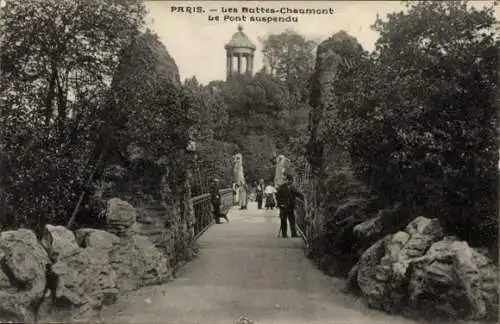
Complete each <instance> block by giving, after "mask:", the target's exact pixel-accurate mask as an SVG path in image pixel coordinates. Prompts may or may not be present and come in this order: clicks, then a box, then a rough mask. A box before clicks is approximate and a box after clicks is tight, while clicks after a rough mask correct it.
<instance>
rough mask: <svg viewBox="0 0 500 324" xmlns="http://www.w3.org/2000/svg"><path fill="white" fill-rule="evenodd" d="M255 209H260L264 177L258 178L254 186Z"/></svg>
mask: <svg viewBox="0 0 500 324" xmlns="http://www.w3.org/2000/svg"><path fill="white" fill-rule="evenodd" d="M255 191H256V197H255V198H256V199H257V209H262V201H263V200H264V179H260V180H259V183H258V184H257V186H256V189H255Z"/></svg>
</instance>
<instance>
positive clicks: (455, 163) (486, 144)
mask: <svg viewBox="0 0 500 324" xmlns="http://www.w3.org/2000/svg"><path fill="white" fill-rule="evenodd" d="M407 9H408V10H407V11H406V12H399V13H394V14H391V15H389V16H388V17H387V20H386V21H383V20H381V19H378V20H377V21H376V22H375V24H374V27H373V28H374V29H375V30H376V31H378V32H379V33H380V38H379V40H378V41H377V44H376V51H375V52H374V53H372V54H371V55H364V56H363V57H362V58H361V59H360V60H359V61H358V63H357V64H355V65H354V66H351V67H349V66H347V65H341V66H340V70H339V74H338V77H337V78H335V83H334V86H333V87H334V89H335V96H334V98H335V99H334V101H333V102H332V103H333V105H334V106H335V107H336V109H337V111H338V113H339V115H338V116H337V117H336V118H333V122H332V121H330V122H329V123H330V126H329V129H330V130H332V134H335V137H336V138H337V140H335V141H336V142H337V144H338V145H339V146H341V147H343V148H345V149H346V150H347V151H348V152H349V153H350V157H351V159H352V162H353V166H354V169H355V172H356V174H357V175H358V176H359V177H360V178H361V179H362V180H363V181H365V182H366V183H367V184H368V185H369V187H370V188H371V189H372V190H373V191H375V192H377V194H379V195H380V198H381V199H382V200H383V201H384V202H385V204H387V205H392V204H394V203H396V202H401V203H403V204H404V205H405V206H406V207H408V208H409V209H410V210H411V211H412V213H415V214H416V213H423V214H426V215H430V216H437V217H439V218H440V219H441V221H442V222H443V224H444V225H445V227H446V229H447V230H448V231H449V232H450V233H453V234H457V235H459V236H461V237H462V238H464V239H466V240H468V241H469V242H471V243H473V244H491V243H492V242H494V241H495V240H496V236H497V230H496V229H497V221H496V204H497V182H498V180H497V173H498V162H497V161H498V149H499V148H498V143H497V115H496V112H497V105H496V104H497V101H496V97H495V94H496V92H497V90H498V88H497V84H498V73H497V69H496V67H497V66H498V54H499V53H498V48H499V44H500V43H499V41H498V34H497V33H496V30H495V28H496V26H497V22H496V20H495V18H494V15H493V8H484V9H480V10H478V9H475V8H473V7H471V6H470V5H468V4H467V3H466V2H456V1H449V2H444V1H443V2H440V1H419V2H411V3H408V4H407ZM331 141H333V139H331V140H330V142H331Z"/></svg>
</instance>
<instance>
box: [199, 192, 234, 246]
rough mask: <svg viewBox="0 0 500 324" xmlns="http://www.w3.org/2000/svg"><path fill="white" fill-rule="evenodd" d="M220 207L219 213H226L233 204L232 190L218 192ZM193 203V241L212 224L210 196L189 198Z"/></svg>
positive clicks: (203, 195)
mask: <svg viewBox="0 0 500 324" xmlns="http://www.w3.org/2000/svg"><path fill="white" fill-rule="evenodd" d="M219 192H220V195H221V200H222V205H221V212H222V213H227V212H228V211H229V209H230V208H231V207H232V206H233V204H234V202H233V201H234V199H233V190H232V189H231V188H228V189H221V190H220V191H219ZM191 202H192V203H193V209H194V215H195V219H196V222H195V224H194V239H195V240H196V239H198V237H200V235H201V234H203V232H205V231H206V230H207V228H208V227H210V225H212V223H213V222H214V216H213V209H212V203H211V201H210V194H209V193H206V194H202V195H199V196H196V197H193V198H191Z"/></svg>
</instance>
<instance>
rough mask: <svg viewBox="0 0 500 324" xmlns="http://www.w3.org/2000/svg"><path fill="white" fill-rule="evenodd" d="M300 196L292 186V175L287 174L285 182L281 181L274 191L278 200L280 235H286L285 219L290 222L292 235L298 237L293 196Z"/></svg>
mask: <svg viewBox="0 0 500 324" xmlns="http://www.w3.org/2000/svg"><path fill="white" fill-rule="evenodd" d="M297 197H299V198H300V197H302V194H301V193H299V192H298V191H297V190H296V189H295V187H294V186H293V177H292V176H291V175H287V176H286V177H285V183H283V184H282V185H281V186H279V188H278V192H277V193H276V200H277V201H278V207H279V208H280V220H281V236H282V237H284V238H286V237H287V220H288V222H289V223H290V231H291V234H292V237H298V235H297V229H296V227H295V213H294V212H295V198H297Z"/></svg>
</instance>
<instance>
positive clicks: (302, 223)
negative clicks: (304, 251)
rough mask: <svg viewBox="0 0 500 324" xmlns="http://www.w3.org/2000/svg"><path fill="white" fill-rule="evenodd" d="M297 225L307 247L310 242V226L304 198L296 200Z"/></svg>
mask: <svg viewBox="0 0 500 324" xmlns="http://www.w3.org/2000/svg"><path fill="white" fill-rule="evenodd" d="M295 225H296V226H297V229H298V232H299V234H300V236H302V238H303V239H304V241H305V243H306V245H309V242H310V237H309V234H310V230H309V224H308V223H307V221H306V203H305V200H304V199H302V198H295Z"/></svg>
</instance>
